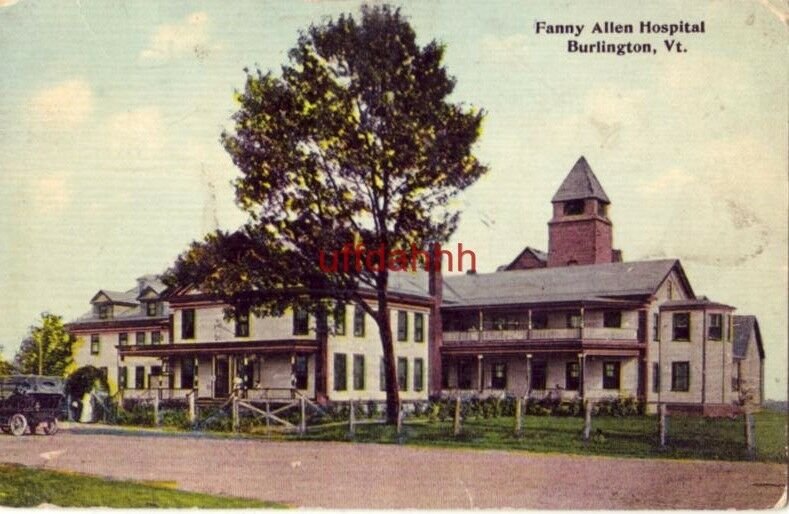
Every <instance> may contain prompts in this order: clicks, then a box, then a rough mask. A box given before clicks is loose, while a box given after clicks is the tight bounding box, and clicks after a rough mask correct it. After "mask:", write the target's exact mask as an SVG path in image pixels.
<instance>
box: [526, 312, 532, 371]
mask: <svg viewBox="0 0 789 514" xmlns="http://www.w3.org/2000/svg"><path fill="white" fill-rule="evenodd" d="M526 314H528V317H529V322H528V325H527V326H526V339H531V309H529V310H527V311H526ZM528 358H529V360H531V356H528Z"/></svg>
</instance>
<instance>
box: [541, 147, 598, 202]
mask: <svg viewBox="0 0 789 514" xmlns="http://www.w3.org/2000/svg"><path fill="white" fill-rule="evenodd" d="M584 198H597V199H598V200H600V201H601V202H605V203H611V200H609V199H608V196H607V195H606V194H605V191H603V186H601V185H600V182H598V181H597V177H595V176H594V173H592V168H590V167H589V163H588V162H586V158H585V157H584V156H583V155H582V156H581V158H580V159H578V161H577V162H576V163H575V166H573V169H571V170H570V173H568V174H567V177H566V178H565V179H564V182H562V185H561V186H560V187H559V190H558V191H556V194H555V195H553V198H552V199H551V202H566V201H568V200H582V199H584Z"/></svg>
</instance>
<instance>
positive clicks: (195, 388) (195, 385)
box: [192, 355, 200, 391]
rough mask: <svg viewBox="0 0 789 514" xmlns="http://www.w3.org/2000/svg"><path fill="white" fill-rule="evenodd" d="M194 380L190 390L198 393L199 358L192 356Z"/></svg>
mask: <svg viewBox="0 0 789 514" xmlns="http://www.w3.org/2000/svg"><path fill="white" fill-rule="evenodd" d="M194 363H195V365H194V378H193V379H192V389H193V390H195V391H198V390H199V388H200V383H199V380H200V368H199V366H200V357H198V356H197V355H195V356H194Z"/></svg>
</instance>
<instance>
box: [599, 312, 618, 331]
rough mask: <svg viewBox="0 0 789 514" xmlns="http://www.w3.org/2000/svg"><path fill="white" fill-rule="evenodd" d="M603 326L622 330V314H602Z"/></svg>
mask: <svg viewBox="0 0 789 514" xmlns="http://www.w3.org/2000/svg"><path fill="white" fill-rule="evenodd" d="M603 326H604V327H605V328H622V312H621V311H606V312H604V313H603Z"/></svg>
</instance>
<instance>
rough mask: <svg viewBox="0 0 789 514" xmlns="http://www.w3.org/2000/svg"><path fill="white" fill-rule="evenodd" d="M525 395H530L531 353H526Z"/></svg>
mask: <svg viewBox="0 0 789 514" xmlns="http://www.w3.org/2000/svg"><path fill="white" fill-rule="evenodd" d="M526 396H527V397H528V396H531V354H530V353H527V354H526Z"/></svg>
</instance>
